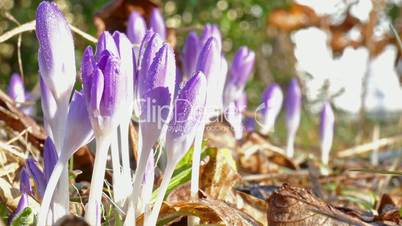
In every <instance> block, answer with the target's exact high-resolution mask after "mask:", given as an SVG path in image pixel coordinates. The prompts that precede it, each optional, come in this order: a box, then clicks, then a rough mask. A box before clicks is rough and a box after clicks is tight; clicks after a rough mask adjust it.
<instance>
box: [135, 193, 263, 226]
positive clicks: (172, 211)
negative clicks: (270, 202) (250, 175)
mask: <svg viewBox="0 0 402 226" xmlns="http://www.w3.org/2000/svg"><path fill="white" fill-rule="evenodd" d="M189 215H192V216H197V217H198V218H200V222H201V224H223V225H238V226H243V225H244V226H246V225H247V226H251V225H260V224H259V223H258V222H256V221H255V220H254V219H253V218H252V217H250V216H249V215H248V214H246V213H243V212H242V211H240V210H238V209H236V208H234V207H232V206H230V205H229V204H227V203H225V202H223V201H219V200H214V199H211V198H203V199H201V200H200V201H199V202H178V203H174V204H171V205H169V204H167V203H164V204H163V206H162V208H161V211H160V213H159V219H158V225H159V224H163V225H167V224H168V223H169V222H172V221H178V220H180V218H182V217H184V216H189ZM143 217H144V216H143V215H141V216H139V217H138V218H137V225H143V220H144V219H143Z"/></svg>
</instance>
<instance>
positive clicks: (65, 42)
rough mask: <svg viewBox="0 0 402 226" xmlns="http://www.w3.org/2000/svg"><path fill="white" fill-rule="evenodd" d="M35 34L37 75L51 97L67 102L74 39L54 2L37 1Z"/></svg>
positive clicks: (73, 71)
mask: <svg viewBox="0 0 402 226" xmlns="http://www.w3.org/2000/svg"><path fill="white" fill-rule="evenodd" d="M36 37H37V38H38V41H39V52H38V57H39V59H38V61H39V71H40V76H41V77H42V79H43V81H44V82H45V83H46V86H47V87H48V88H49V90H50V92H51V93H52V94H53V96H54V98H55V100H56V101H57V102H58V103H63V104H64V105H67V104H68V101H69V98H70V95H71V91H72V90H73V88H74V83H75V74H76V70H75V55H74V42H73V36H72V34H71V30H70V27H69V25H68V23H67V21H66V19H65V18H64V16H63V14H62V12H61V11H60V10H59V9H58V8H57V6H56V4H55V3H54V2H48V1H42V2H41V3H40V4H39V6H38V8H37V11H36Z"/></svg>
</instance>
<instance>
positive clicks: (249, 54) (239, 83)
mask: <svg viewBox="0 0 402 226" xmlns="http://www.w3.org/2000/svg"><path fill="white" fill-rule="evenodd" d="M254 62H255V53H254V51H251V50H249V49H248V48H247V47H245V46H242V47H240V49H239V50H237V52H236V54H235V56H234V58H233V61H232V64H231V66H230V69H229V75H228V81H227V83H226V85H225V93H224V95H225V96H224V102H225V105H228V104H230V103H231V102H232V101H233V100H235V99H237V98H238V97H239V95H241V93H242V92H243V90H244V86H245V85H246V82H247V80H248V79H249V78H250V75H251V72H252V70H253V67H254Z"/></svg>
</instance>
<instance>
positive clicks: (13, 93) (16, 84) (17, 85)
mask: <svg viewBox="0 0 402 226" xmlns="http://www.w3.org/2000/svg"><path fill="white" fill-rule="evenodd" d="M7 94H8V95H9V96H10V97H11V99H13V100H14V101H15V102H17V103H23V102H25V89H24V82H23V81H22V79H21V77H20V75H19V74H17V73H14V74H12V75H11V79H10V82H9V83H8V88H7Z"/></svg>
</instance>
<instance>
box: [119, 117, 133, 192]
mask: <svg viewBox="0 0 402 226" xmlns="http://www.w3.org/2000/svg"><path fill="white" fill-rule="evenodd" d="M130 119H131V118H129V120H128V121H127V122H123V123H121V124H120V127H119V128H120V148H121V150H120V153H121V162H122V175H123V178H124V180H123V183H124V184H123V187H124V191H123V194H122V195H123V199H126V198H127V197H128V195H129V194H130V193H131V188H132V185H131V183H132V180H133V179H132V177H131V166H130V150H129V145H128V142H129V140H128V133H129V126H130Z"/></svg>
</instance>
